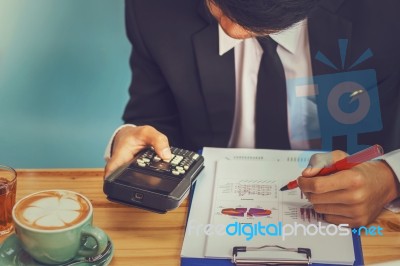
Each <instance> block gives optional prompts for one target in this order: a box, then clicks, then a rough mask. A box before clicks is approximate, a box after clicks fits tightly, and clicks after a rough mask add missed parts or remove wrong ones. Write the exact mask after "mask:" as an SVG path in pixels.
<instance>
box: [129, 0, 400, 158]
mask: <svg viewBox="0 0 400 266" xmlns="http://www.w3.org/2000/svg"><path fill="white" fill-rule="evenodd" d="M398 10H400V1H397V0H380V1H376V0H351V1H350V0H347V1H344V0H322V1H321V3H320V6H319V7H318V8H317V9H316V10H315V12H313V13H312V14H311V16H310V17H309V39H310V49H311V57H312V69H313V74H314V75H321V74H329V73H335V70H333V69H331V68H329V67H327V66H325V65H324V64H322V63H321V62H319V61H316V60H315V59H314V55H315V54H316V53H317V51H318V50H320V51H322V52H323V53H324V54H326V55H327V57H329V58H330V59H331V60H332V61H333V62H334V63H335V64H336V65H340V64H341V63H340V54H339V49H338V44H337V43H338V39H348V40H349V49H348V52H347V62H355V60H356V59H357V58H358V57H359V56H360V55H361V54H362V53H363V52H364V51H365V50H366V49H368V48H370V49H371V50H372V51H373V53H374V56H373V57H372V58H371V59H369V60H367V61H366V62H364V63H362V64H360V65H359V66H358V67H357V68H358V69H371V68H372V69H375V70H376V72H377V79H378V88H379V96H380V105H381V113H382V120H383V129H382V130H381V131H379V132H375V133H367V134H362V135H360V136H359V143H360V144H370V145H372V144H375V143H379V144H381V145H382V146H383V147H384V149H385V150H386V151H389V150H394V149H397V148H399V147H400V138H399V136H400V115H399V114H400V105H399V103H400V101H399V100H400V37H399V36H400V20H399V19H397V15H398V14H397V13H398ZM126 29H127V35H128V38H129V40H130V41H131V43H132V47H133V48H132V55H131V60H130V63H131V68H132V83H131V86H130V89H129V92H130V100H129V102H128V104H127V106H126V109H125V113H124V115H123V119H124V121H125V122H126V123H133V124H136V125H152V126H154V127H155V128H157V129H158V130H159V131H161V132H163V133H164V134H166V135H167V136H168V137H169V139H170V142H171V144H172V145H175V146H181V147H185V148H188V149H192V150H196V149H198V148H201V147H203V146H215V147H226V146H227V145H228V141H229V137H230V134H231V130H232V125H233V117H234V107H235V66H234V52H233V50H231V51H230V52H228V53H226V54H224V55H223V56H219V54H218V47H219V43H218V24H217V23H216V21H215V20H214V19H213V17H212V16H211V15H210V13H209V12H208V10H207V9H206V8H205V6H204V1H203V0H190V1H188V0H169V1H159V0H145V1H143V0H126ZM357 68H355V69H354V70H357ZM344 143H345V141H343V139H341V138H338V139H336V140H335V142H334V148H340V149H346V147H345V145H344Z"/></svg>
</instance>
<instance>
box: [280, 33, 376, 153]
mask: <svg viewBox="0 0 400 266" xmlns="http://www.w3.org/2000/svg"><path fill="white" fill-rule="evenodd" d="M347 45H348V40H346V39H340V40H339V50H340V55H341V63H342V64H341V68H340V69H339V68H338V67H337V66H335V65H334V64H333V63H332V61H331V60H329V58H327V57H326V56H325V55H324V54H323V53H322V52H320V51H319V52H318V53H317V55H316V57H315V58H316V59H317V60H318V61H320V62H322V63H323V64H325V65H327V66H329V67H331V68H333V69H335V70H337V71H339V72H338V73H335V74H326V75H319V76H313V77H308V78H297V79H292V80H288V81H287V84H288V86H289V87H288V88H289V91H292V92H293V93H294V94H295V96H292V97H290V96H289V101H290V99H292V105H293V106H297V107H301V106H300V105H306V106H311V107H307V108H308V109H310V108H314V109H315V108H316V109H317V110H313V111H317V112H318V121H314V123H319V125H317V126H314V127H313V128H314V130H311V131H310V132H309V134H308V135H307V136H306V138H308V139H315V138H321V141H322V149H323V150H332V139H333V137H335V136H346V137H347V152H348V153H354V152H357V151H359V150H361V149H364V148H366V146H363V145H359V144H358V141H357V137H358V134H360V133H367V132H375V131H379V130H381V129H382V119H381V111H380V105H379V94H378V86H377V79H376V71H375V70H374V69H366V70H356V71H352V69H353V68H354V67H356V66H358V65H359V64H361V63H362V62H364V61H366V60H367V59H369V58H371V57H372V56H373V54H372V51H371V49H367V50H366V51H365V52H364V53H363V54H362V55H361V56H360V57H359V58H358V59H357V60H356V62H354V63H353V64H352V65H351V66H350V67H348V68H347V69H345V63H346V52H347ZM340 71H342V72H340ZM293 99H294V100H293ZM310 103H311V104H310ZM312 106H314V107H312ZM297 107H296V108H297ZM303 107H304V106H303ZM310 119H311V118H310ZM296 122H297V121H291V123H292V124H293V123H296ZM310 123H312V121H311V122H310V121H309V123H308V124H310ZM318 129H319V130H318ZM302 137H303V138H304V136H302Z"/></svg>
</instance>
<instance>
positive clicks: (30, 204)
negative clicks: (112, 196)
mask: <svg viewBox="0 0 400 266" xmlns="http://www.w3.org/2000/svg"><path fill="white" fill-rule="evenodd" d="M12 217H13V220H14V226H15V233H16V235H17V237H18V239H19V242H20V245H21V247H22V248H23V249H24V250H25V251H26V252H27V253H28V254H29V255H31V256H32V258H33V259H35V260H36V261H38V262H40V263H44V264H49V265H56V264H61V263H65V262H68V261H70V260H73V259H75V258H76V257H92V256H96V255H98V254H100V253H101V252H103V251H104V249H105V248H106V246H107V242H108V237H107V235H106V233H105V232H104V231H102V230H101V229H99V228H97V227H94V226H93V225H92V220H93V206H92V204H91V203H90V201H89V200H88V199H87V198H86V197H85V196H83V195H81V194H79V193H76V192H73V191H67V190H46V191H40V192H37V193H34V194H31V195H28V196H26V197H24V198H22V199H21V200H19V201H18V202H17V203H16V204H15V206H14V208H13V210H12Z"/></svg>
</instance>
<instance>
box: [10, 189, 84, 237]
mask: <svg viewBox="0 0 400 266" xmlns="http://www.w3.org/2000/svg"><path fill="white" fill-rule="evenodd" d="M89 210H90V207H89V204H88V203H87V202H86V200H85V199H84V198H83V197H81V196H79V195H77V194H74V193H71V192H67V191H44V192H41V193H38V194H34V195H32V196H30V197H27V198H25V199H24V200H22V201H21V202H19V203H18V205H17V206H16V209H15V216H16V218H17V220H18V221H19V222H20V223H22V224H23V225H25V226H28V227H31V228H35V229H44V230H56V229H63V228H67V227H70V226H73V225H75V224H78V223H79V222H81V221H83V220H84V219H85V218H86V217H87V215H88V214H89Z"/></svg>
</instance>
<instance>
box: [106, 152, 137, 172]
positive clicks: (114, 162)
mask: <svg viewBox="0 0 400 266" xmlns="http://www.w3.org/2000/svg"><path fill="white" fill-rule="evenodd" d="M134 155H135V152H134V151H133V150H130V149H127V148H124V149H121V150H117V151H116V152H115V153H114V154H113V156H112V157H111V158H110V160H108V162H107V164H106V167H105V170H104V171H105V172H104V176H105V177H107V176H108V175H110V174H111V173H112V172H113V171H115V170H116V169H117V168H118V167H120V166H122V165H124V164H126V163H128V162H129V161H131V160H132V159H133V157H134Z"/></svg>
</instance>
